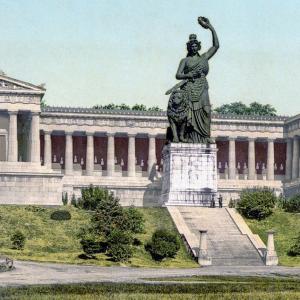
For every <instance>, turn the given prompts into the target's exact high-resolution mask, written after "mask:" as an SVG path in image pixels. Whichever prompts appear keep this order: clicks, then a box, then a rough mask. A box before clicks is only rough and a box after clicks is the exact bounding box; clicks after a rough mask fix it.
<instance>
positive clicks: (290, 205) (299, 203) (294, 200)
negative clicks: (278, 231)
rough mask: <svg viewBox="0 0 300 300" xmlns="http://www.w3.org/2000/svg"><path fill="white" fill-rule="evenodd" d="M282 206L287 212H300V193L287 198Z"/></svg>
mask: <svg viewBox="0 0 300 300" xmlns="http://www.w3.org/2000/svg"><path fill="white" fill-rule="evenodd" d="M282 208H283V209H284V210H285V211H286V212H291V213H300V195H295V196H293V197H291V198H288V199H286V200H285V201H284V202H283V203H282Z"/></svg>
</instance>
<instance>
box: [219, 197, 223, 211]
mask: <svg viewBox="0 0 300 300" xmlns="http://www.w3.org/2000/svg"><path fill="white" fill-rule="evenodd" d="M222 207H223V197H222V195H221V194H220V195H219V208H222Z"/></svg>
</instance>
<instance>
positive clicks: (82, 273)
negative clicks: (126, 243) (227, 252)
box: [0, 261, 300, 287]
mask: <svg viewBox="0 0 300 300" xmlns="http://www.w3.org/2000/svg"><path fill="white" fill-rule="evenodd" d="M15 267H16V269H15V270H13V271H11V272H4V273H0V287H5V286H21V285H33V284H67V283H79V282H85V283H87V282H138V283H142V282H147V280H146V279H145V278H157V277H178V276H192V275H232V276H276V275H280V276H299V278H300V268H290V267H265V266H261V267H260V266H255V267H250V266H245V267H241V266H230V267H228V266H227V267H220V266H211V267H203V268H193V269H171V268H156V269H155V268H131V267H97V266H79V265H68V264H50V263H35V262H25V261H16V262H15Z"/></svg>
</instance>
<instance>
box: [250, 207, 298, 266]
mask: <svg viewBox="0 0 300 300" xmlns="http://www.w3.org/2000/svg"><path fill="white" fill-rule="evenodd" d="M245 221H246V222H247V224H248V225H249V227H250V229H251V230H252V232H254V233H257V234H259V236H260V237H261V239H262V240H263V241H264V243H267V233H266V231H267V230H269V229H274V230H275V231H276V234H275V247H276V251H277V255H278V256H279V264H280V265H283V266H297V267H300V256H298V257H291V256H288V255H287V251H288V249H289V248H290V246H291V245H292V244H293V239H294V238H295V237H296V236H297V235H298V234H300V214H296V213H295V214H293V213H287V212H284V211H283V210H281V209H275V210H274V213H273V214H272V215H271V216H269V217H268V218H266V219H265V220H262V221H257V220H249V219H245Z"/></svg>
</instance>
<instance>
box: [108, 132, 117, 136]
mask: <svg viewBox="0 0 300 300" xmlns="http://www.w3.org/2000/svg"><path fill="white" fill-rule="evenodd" d="M106 136H107V137H114V136H115V133H114V132H106Z"/></svg>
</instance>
